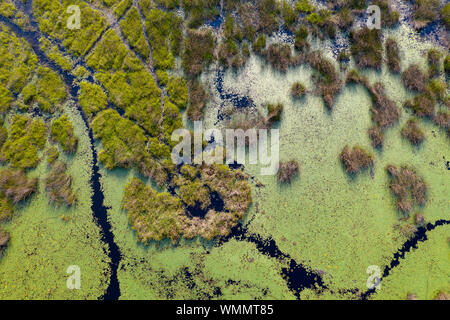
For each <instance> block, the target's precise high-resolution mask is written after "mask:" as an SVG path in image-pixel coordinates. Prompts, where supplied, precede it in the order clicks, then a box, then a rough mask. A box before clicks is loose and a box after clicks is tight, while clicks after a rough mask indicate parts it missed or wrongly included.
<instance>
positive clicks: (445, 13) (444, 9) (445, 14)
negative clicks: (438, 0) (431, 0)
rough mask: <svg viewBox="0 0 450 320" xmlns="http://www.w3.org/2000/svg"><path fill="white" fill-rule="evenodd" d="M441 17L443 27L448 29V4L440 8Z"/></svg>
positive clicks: (449, 10) (449, 19)
mask: <svg viewBox="0 0 450 320" xmlns="http://www.w3.org/2000/svg"><path fill="white" fill-rule="evenodd" d="M441 16H442V21H443V22H444V25H445V26H446V27H447V29H450V3H447V4H446V5H445V6H443V7H442V9H441Z"/></svg>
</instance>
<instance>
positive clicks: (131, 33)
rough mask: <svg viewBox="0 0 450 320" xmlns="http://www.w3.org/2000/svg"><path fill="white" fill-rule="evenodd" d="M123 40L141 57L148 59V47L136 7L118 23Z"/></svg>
mask: <svg viewBox="0 0 450 320" xmlns="http://www.w3.org/2000/svg"><path fill="white" fill-rule="evenodd" d="M120 27H121V28H122V32H123V34H124V35H125V38H126V39H127V40H128V42H129V43H130V46H131V47H132V48H134V49H135V50H136V51H137V52H138V53H139V54H140V55H141V56H142V57H144V58H146V59H148V56H149V54H150V47H149V46H148V43H147V40H146V39H145V36H144V31H143V30H142V23H141V16H140V14H139V11H138V9H137V8H136V7H132V8H131V9H130V10H129V11H128V13H127V14H126V16H125V17H124V18H123V19H122V21H121V22H120Z"/></svg>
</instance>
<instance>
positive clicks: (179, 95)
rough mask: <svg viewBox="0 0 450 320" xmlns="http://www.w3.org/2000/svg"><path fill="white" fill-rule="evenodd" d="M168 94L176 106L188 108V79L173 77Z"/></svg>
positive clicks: (168, 87)
mask: <svg viewBox="0 0 450 320" xmlns="http://www.w3.org/2000/svg"><path fill="white" fill-rule="evenodd" d="M167 93H168V94H169V97H170V99H171V100H172V101H173V103H175V105H176V106H177V107H179V108H181V109H184V108H186V105H187V100H188V87H187V81H186V79H183V78H180V77H171V78H170V79H169V83H168V84H167Z"/></svg>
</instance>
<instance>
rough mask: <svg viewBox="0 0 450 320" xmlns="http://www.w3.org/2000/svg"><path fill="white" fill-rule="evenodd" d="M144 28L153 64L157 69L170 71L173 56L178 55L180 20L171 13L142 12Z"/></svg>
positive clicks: (173, 60)
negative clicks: (151, 50) (151, 52)
mask: <svg viewBox="0 0 450 320" xmlns="http://www.w3.org/2000/svg"><path fill="white" fill-rule="evenodd" d="M144 14H145V18H146V19H145V20H146V21H145V28H146V30H147V35H148V37H149V41H150V44H151V46H152V48H153V63H154V66H155V68H157V69H172V68H174V66H175V59H174V56H177V55H179V54H180V48H181V41H182V39H183V33H182V30H181V26H182V19H181V18H180V17H177V16H176V15H175V14H174V13H173V12H164V11H162V10H158V9H151V10H150V11H146V10H144Z"/></svg>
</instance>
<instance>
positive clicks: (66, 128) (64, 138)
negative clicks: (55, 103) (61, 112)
mask: <svg viewBox="0 0 450 320" xmlns="http://www.w3.org/2000/svg"><path fill="white" fill-rule="evenodd" d="M50 133H51V137H52V139H53V140H54V141H56V142H58V143H59V144H61V146H62V148H63V150H64V151H66V152H68V153H75V151H76V150H77V146H78V138H77V137H75V135H74V132H73V126H72V123H71V122H70V120H69V118H67V116H61V117H59V118H58V119H56V120H54V121H53V122H52V125H51V128H50Z"/></svg>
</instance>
